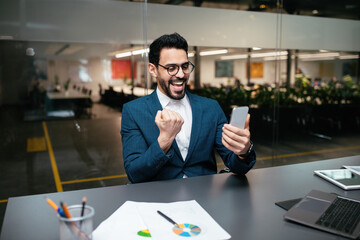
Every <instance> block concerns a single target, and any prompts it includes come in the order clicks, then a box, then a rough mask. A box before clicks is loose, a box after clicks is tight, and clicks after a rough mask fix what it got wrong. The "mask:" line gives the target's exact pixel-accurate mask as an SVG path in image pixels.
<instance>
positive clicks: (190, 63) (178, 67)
mask: <svg viewBox="0 0 360 240" xmlns="http://www.w3.org/2000/svg"><path fill="white" fill-rule="evenodd" d="M187 63H188V64H189V66H190V65H191V66H192V69H191V71H190V72H188V73H185V72H184V68H183V66H184V64H187ZM158 66H160V67H163V68H165V69H166V70H167V73H168V74H169V75H170V76H175V75H176V74H178V72H179V70H180V67H181V69H182V71H183V73H184V74H190V73H192V72H193V71H194V69H195V65H194V64H193V63H192V62H190V61H188V62H186V63H183V64H181V66H179V65H176V64H172V65H171V66H170V67H166V66H163V65H161V64H160V63H158ZM175 66H176V67H177V71H176V73H175V74H170V72H169V69H170V68H171V67H175Z"/></svg>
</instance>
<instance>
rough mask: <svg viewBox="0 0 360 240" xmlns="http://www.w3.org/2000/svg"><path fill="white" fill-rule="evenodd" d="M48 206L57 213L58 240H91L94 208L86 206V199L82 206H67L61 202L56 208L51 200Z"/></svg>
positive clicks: (48, 200)
mask: <svg viewBox="0 0 360 240" xmlns="http://www.w3.org/2000/svg"><path fill="white" fill-rule="evenodd" d="M46 201H47V202H48V204H49V205H50V206H51V207H52V208H53V209H54V210H55V211H56V212H57V213H58V218H59V223H60V228H59V230H60V240H91V239H92V231H93V216H94V214H95V210H94V208H92V207H91V206H89V205H86V197H84V198H83V200H82V204H79V205H71V206H67V205H66V204H65V203H63V202H61V203H60V207H58V206H57V205H56V204H55V203H54V202H53V201H52V200H51V199H49V198H47V199H46Z"/></svg>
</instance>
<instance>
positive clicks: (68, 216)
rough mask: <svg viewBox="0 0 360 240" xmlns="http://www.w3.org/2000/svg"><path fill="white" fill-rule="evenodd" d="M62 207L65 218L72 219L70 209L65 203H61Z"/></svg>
mask: <svg viewBox="0 0 360 240" xmlns="http://www.w3.org/2000/svg"><path fill="white" fill-rule="evenodd" d="M60 205H61V207H62V209H63V211H64V213H65V217H66V218H71V214H70V212H69V209H68V208H67V206H66V204H65V203H63V202H60Z"/></svg>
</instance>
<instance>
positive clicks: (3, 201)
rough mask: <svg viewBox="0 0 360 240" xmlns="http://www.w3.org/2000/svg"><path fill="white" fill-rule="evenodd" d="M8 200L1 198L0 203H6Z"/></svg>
mask: <svg viewBox="0 0 360 240" xmlns="http://www.w3.org/2000/svg"><path fill="white" fill-rule="evenodd" d="M6 202H8V200H7V199H4V200H0V203H6Z"/></svg>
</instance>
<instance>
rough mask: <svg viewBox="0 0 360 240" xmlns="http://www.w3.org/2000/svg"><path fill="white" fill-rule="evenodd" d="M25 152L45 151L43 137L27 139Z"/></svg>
mask: <svg viewBox="0 0 360 240" xmlns="http://www.w3.org/2000/svg"><path fill="white" fill-rule="evenodd" d="M26 150H27V152H42V151H46V143H45V138H44V137H33V138H28V139H27V148H26Z"/></svg>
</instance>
